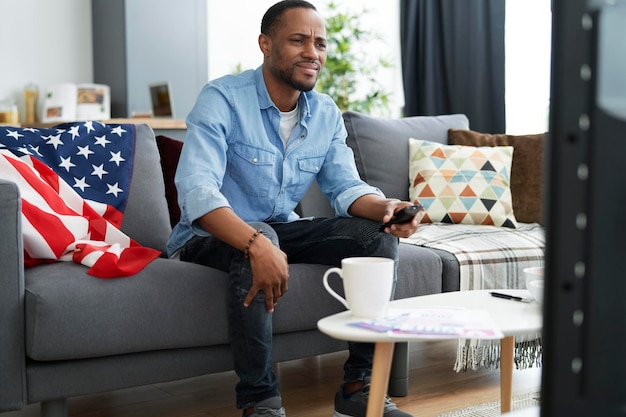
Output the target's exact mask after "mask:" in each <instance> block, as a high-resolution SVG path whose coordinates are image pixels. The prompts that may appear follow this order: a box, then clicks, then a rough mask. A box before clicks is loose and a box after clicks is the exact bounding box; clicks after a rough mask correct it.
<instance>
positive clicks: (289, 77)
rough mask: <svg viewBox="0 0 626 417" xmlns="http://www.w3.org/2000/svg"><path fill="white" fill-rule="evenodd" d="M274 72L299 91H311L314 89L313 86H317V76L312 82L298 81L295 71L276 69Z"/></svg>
mask: <svg viewBox="0 0 626 417" xmlns="http://www.w3.org/2000/svg"><path fill="white" fill-rule="evenodd" d="M273 72H274V75H276V76H277V77H278V78H280V79H281V80H283V81H284V82H286V83H287V84H288V85H289V86H290V87H292V88H293V89H295V90H298V91H302V92H307V91H311V90H313V88H315V84H316V83H317V78H315V80H313V82H312V83H306V82H303V81H298V80H296V79H295V78H294V76H293V71H287V70H281V69H274V71H273Z"/></svg>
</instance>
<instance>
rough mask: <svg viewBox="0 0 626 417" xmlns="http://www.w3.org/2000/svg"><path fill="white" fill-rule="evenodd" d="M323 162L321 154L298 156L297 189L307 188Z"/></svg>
mask: <svg viewBox="0 0 626 417" xmlns="http://www.w3.org/2000/svg"><path fill="white" fill-rule="evenodd" d="M323 163H324V157H323V156H307V157H300V158H298V186H299V189H300V190H302V189H304V190H308V188H309V186H310V185H311V183H313V180H314V179H315V176H316V175H317V173H318V172H320V169H322V164H323Z"/></svg>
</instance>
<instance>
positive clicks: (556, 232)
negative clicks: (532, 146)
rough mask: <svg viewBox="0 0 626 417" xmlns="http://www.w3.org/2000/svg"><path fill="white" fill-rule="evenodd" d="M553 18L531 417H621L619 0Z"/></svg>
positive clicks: (623, 254)
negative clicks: (538, 347)
mask: <svg viewBox="0 0 626 417" xmlns="http://www.w3.org/2000/svg"><path fill="white" fill-rule="evenodd" d="M552 15H553V26H552V67H551V104H550V121H549V123H550V129H549V130H550V132H549V140H548V145H547V149H546V155H547V157H546V164H547V165H546V172H547V173H548V175H547V182H546V187H545V189H546V206H547V207H546V212H545V214H546V224H547V228H546V230H547V232H546V264H545V268H546V270H545V279H546V283H545V295H544V306H543V308H544V332H543V369H542V381H541V405H540V414H541V416H544V417H548V416H549V417H561V416H567V417H582V416H584V417H589V416H599V417H612V416H626V0H604V1H599V0H553V1H552ZM623 215H624V216H623Z"/></svg>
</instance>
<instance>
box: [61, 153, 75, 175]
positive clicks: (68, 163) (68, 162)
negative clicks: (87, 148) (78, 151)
mask: <svg viewBox="0 0 626 417" xmlns="http://www.w3.org/2000/svg"><path fill="white" fill-rule="evenodd" d="M59 166H60V167H61V168H65V170H66V171H67V172H70V168H73V167H75V166H76V165H75V164H73V163H72V158H71V157H70V156H68V157H67V158H63V157H61V163H60V164H59Z"/></svg>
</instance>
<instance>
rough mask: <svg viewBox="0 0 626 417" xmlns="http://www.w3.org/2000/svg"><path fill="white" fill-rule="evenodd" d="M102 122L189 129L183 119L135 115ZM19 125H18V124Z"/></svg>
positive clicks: (54, 124)
mask: <svg viewBox="0 0 626 417" xmlns="http://www.w3.org/2000/svg"><path fill="white" fill-rule="evenodd" d="M101 122H102V123H107V124H116V123H119V124H140V123H145V124H147V125H148V126H150V127H151V128H152V129H155V130H156V129H172V130H185V129H187V125H186V124H185V121H184V120H183V119H167V118H158V117H133V118H129V119H121V118H119V119H109V120H101ZM61 123H63V122H51V123H32V124H29V125H26V124H23V125H22V127H39V128H48V127H52V126H56V125H58V124H61ZM16 127H18V126H16Z"/></svg>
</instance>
